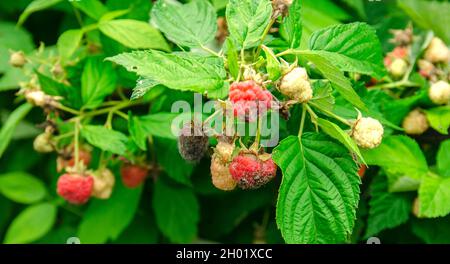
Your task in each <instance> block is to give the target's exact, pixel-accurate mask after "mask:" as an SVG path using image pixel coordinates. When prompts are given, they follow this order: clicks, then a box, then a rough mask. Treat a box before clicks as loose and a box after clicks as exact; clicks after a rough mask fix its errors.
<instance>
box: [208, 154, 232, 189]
mask: <svg viewBox="0 0 450 264" xmlns="http://www.w3.org/2000/svg"><path fill="white" fill-rule="evenodd" d="M211 176H212V183H213V185H214V186H215V187H216V188H217V189H220V190H223V191H231V190H234V189H235V188H236V185H237V182H236V181H235V180H234V179H233V177H232V176H231V173H230V170H229V167H228V163H224V162H222V160H221V158H220V157H218V155H213V157H212V160H211Z"/></svg>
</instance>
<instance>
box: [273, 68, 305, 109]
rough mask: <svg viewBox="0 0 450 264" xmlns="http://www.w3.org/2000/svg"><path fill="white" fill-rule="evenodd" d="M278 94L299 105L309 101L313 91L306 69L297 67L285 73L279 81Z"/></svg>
mask: <svg viewBox="0 0 450 264" xmlns="http://www.w3.org/2000/svg"><path fill="white" fill-rule="evenodd" d="M280 92H281V93H282V94H284V95H286V96H288V97H289V98H292V99H294V100H296V101H298V102H300V103H304V102H308V101H309V100H311V98H312V96H313V91H312V88H311V83H310V82H309V77H308V73H307V72H306V69H305V68H302V67H297V68H294V69H293V70H292V71H290V72H289V73H287V74H286V75H285V76H284V77H283V79H282V80H281V85H280Z"/></svg>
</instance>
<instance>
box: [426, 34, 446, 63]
mask: <svg viewBox="0 0 450 264" xmlns="http://www.w3.org/2000/svg"><path fill="white" fill-rule="evenodd" d="M425 59H426V60H428V61H431V62H433V63H438V62H448V61H449V60H450V51H449V49H448V47H447V45H445V43H444V41H442V40H441V39H440V38H437V37H434V38H433V40H431V43H430V45H429V46H428V48H427V50H426V51H425Z"/></svg>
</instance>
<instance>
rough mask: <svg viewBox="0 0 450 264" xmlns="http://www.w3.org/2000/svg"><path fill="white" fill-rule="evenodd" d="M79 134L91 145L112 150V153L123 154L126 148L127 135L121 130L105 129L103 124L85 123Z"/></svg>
mask: <svg viewBox="0 0 450 264" xmlns="http://www.w3.org/2000/svg"><path fill="white" fill-rule="evenodd" d="M81 135H82V136H83V137H84V138H85V139H86V140H87V141H88V142H89V143H90V144H91V145H93V146H95V147H97V148H99V149H101V150H105V151H109V152H112V153H114V154H119V155H124V154H125V151H126V150H127V146H126V142H127V141H128V138H127V136H125V135H124V134H122V133H121V132H118V131H114V130H111V129H107V128H106V127H104V126H93V125H86V126H83V127H82V129H81Z"/></svg>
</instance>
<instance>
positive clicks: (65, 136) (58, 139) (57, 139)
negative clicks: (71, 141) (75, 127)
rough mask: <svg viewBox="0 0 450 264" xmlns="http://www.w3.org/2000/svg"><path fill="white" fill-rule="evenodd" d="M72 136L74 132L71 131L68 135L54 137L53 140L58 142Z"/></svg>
mask: <svg viewBox="0 0 450 264" xmlns="http://www.w3.org/2000/svg"><path fill="white" fill-rule="evenodd" d="M74 134H75V132H73V131H72V132H68V133H65V134H62V135H59V136H56V137H54V138H53V139H54V140H55V141H60V140H61V139H63V138H67V137H71V136H73V135H74Z"/></svg>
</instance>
